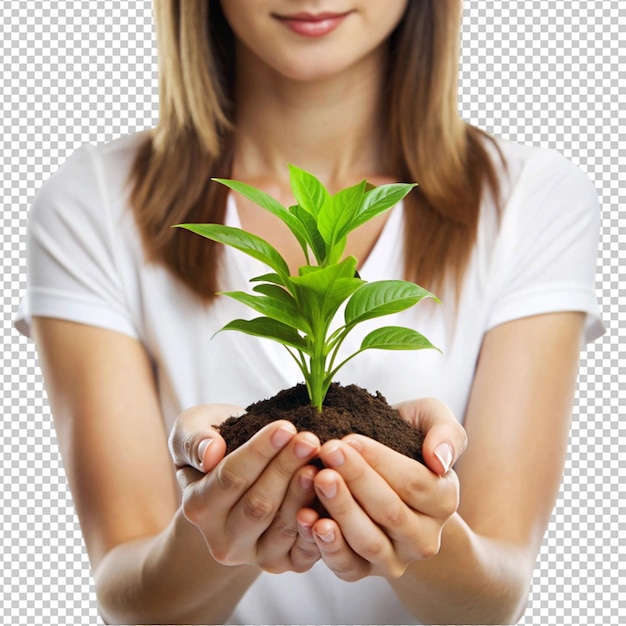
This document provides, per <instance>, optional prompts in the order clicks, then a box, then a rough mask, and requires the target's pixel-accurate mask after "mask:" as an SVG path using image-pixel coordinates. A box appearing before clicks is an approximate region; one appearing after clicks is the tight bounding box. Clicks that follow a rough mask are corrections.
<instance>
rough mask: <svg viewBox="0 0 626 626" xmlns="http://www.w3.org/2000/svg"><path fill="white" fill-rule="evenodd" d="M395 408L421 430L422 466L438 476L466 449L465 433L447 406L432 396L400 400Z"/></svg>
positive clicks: (452, 464)
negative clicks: (425, 466)
mask: <svg viewBox="0 0 626 626" xmlns="http://www.w3.org/2000/svg"><path fill="white" fill-rule="evenodd" d="M395 408H396V409H398V411H400V415H402V417H403V418H404V419H405V420H406V421H408V422H409V423H410V424H412V425H413V427H414V428H417V429H418V430H421V431H422V432H423V433H425V435H426V437H425V439H424V444H423V446H422V456H423V457H424V461H425V462H426V465H427V466H428V467H429V468H430V469H431V470H432V471H433V472H435V473H436V474H439V475H443V474H445V473H446V472H448V471H449V470H450V468H452V467H453V466H454V464H455V463H456V462H457V460H458V459H459V457H460V456H461V454H463V452H464V451H465V449H466V448H467V433H466V432H465V429H464V428H463V427H462V426H461V424H459V422H458V421H457V419H456V418H455V416H454V414H453V413H452V411H451V410H450V408H449V407H448V406H446V405H445V404H444V403H443V402H441V401H439V400H437V399H435V398H423V399H420V400H412V401H410V402H403V403H401V404H399V405H396V407H395Z"/></svg>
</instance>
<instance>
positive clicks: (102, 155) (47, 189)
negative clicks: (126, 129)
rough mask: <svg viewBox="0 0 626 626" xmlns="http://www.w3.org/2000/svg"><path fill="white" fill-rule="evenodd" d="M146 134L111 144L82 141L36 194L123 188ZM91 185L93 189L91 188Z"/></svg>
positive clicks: (132, 136) (53, 194)
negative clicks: (82, 143)
mask: <svg viewBox="0 0 626 626" xmlns="http://www.w3.org/2000/svg"><path fill="white" fill-rule="evenodd" d="M147 136H148V135H147V133H146V132H141V133H135V134H132V135H128V136H124V137H122V138H120V139H116V140H115V141H112V142H110V143H106V144H101V145H94V144H84V145H82V146H81V147H80V148H78V149H76V150H75V151H74V152H73V153H72V154H71V155H70V156H69V157H68V158H67V159H66V160H65V161H64V162H63V163H62V164H61V165H60V166H59V168H58V169H57V170H56V171H55V172H54V173H53V174H52V175H51V176H50V178H48V180H47V181H46V182H45V183H44V184H43V185H42V187H41V189H40V190H39V192H38V194H37V195H38V196H39V195H42V194H43V195H45V196H50V195H52V196H56V195H57V194H69V195H73V196H77V195H79V194H80V193H85V194H93V193H95V192H102V191H106V192H107V193H110V192H111V191H112V190H116V189H119V188H123V187H124V186H125V185H126V181H127V180H128V176H129V174H130V170H131V167H132V164H133V161H134V157H135V155H136V154H137V151H138V150H139V147H140V146H141V145H142V143H143V141H144V140H145V139H147ZM94 184H95V185H96V188H94Z"/></svg>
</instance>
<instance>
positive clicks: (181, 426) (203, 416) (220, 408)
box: [168, 404, 245, 476]
mask: <svg viewBox="0 0 626 626" xmlns="http://www.w3.org/2000/svg"><path fill="white" fill-rule="evenodd" d="M244 411H245V410H244V409H243V408H241V407H238V406H235V405H232V404H206V405H201V406H196V407H193V408H191V409H187V410H186V411H184V412H183V413H181V414H180V415H179V416H178V418H177V419H176V421H175V422H174V426H173V428H172V431H171V433H170V436H169V440H168V445H169V450H170V454H171V456H172V460H173V461H174V464H175V465H176V467H177V468H182V467H186V466H189V467H193V468H195V469H196V470H198V471H200V472H207V471H209V470H211V469H212V468H213V467H214V466H215V465H216V464H217V463H219V461H220V460H221V459H222V457H223V456H224V452H225V450H226V443H225V442H224V439H223V438H222V437H221V435H220V434H219V432H218V431H217V430H216V429H215V428H214V427H213V425H214V424H219V423H221V422H223V421H224V420H225V419H226V418H227V417H230V416H231V415H241V414H242V413H243V412H244ZM188 474H189V475H190V476H191V475H192V474H190V473H188Z"/></svg>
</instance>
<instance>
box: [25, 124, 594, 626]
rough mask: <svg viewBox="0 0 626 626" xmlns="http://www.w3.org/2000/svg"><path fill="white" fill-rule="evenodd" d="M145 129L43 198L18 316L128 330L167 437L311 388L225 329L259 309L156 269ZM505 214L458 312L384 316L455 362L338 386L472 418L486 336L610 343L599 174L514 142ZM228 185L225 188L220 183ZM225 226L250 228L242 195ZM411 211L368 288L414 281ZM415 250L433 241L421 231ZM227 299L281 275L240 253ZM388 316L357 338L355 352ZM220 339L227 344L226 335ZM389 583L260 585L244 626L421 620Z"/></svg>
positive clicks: (367, 366)
mask: <svg viewBox="0 0 626 626" xmlns="http://www.w3.org/2000/svg"><path fill="white" fill-rule="evenodd" d="M142 137H143V134H142V133H140V134H137V135H131V136H129V137H125V138H122V139H120V140H117V141H115V142H112V143H110V144H107V145H104V146H99V147H94V146H91V145H87V146H84V147H82V148H80V149H79V150H78V151H76V152H75V153H74V155H72V156H71V157H70V158H69V159H68V161H67V162H66V163H65V164H64V165H63V166H62V167H61V168H60V169H59V170H58V172H57V173H56V174H55V175H54V176H52V177H51V178H50V179H49V181H48V182H46V184H45V185H44V186H43V187H42V189H41V190H40V192H39V193H38V194H37V196H36V198H35V201H34V204H33V208H32V212H31V215H30V220H29V234H28V290H27V293H26V295H25V298H24V300H23V302H22V306H21V309H20V312H19V315H18V319H17V320H16V325H17V328H18V329H19V330H20V331H21V332H23V333H24V334H27V335H28V333H29V323H30V319H31V317H32V316H34V315H36V316H48V317H56V318H62V319H66V320H71V321H75V322H81V323H84V324H90V325H94V326H99V327H103V328H108V329H110V330H113V331H117V332H120V333H123V334H126V335H129V336H131V337H134V338H136V339H137V340H139V341H140V342H141V343H142V344H143V345H144V346H145V348H146V350H147V351H148V353H149V354H150V357H151V359H152V361H153V365H154V371H155V375H156V377H157V383H158V390H159V395H160V401H161V406H162V410H163V418H164V420H165V423H166V426H167V428H168V429H169V428H171V425H172V423H173V421H174V419H175V417H176V416H177V415H178V414H179V413H180V412H181V411H182V410H183V409H185V408H186V407H189V406H193V405H197V404H202V403H207V402H226V403H233V404H239V405H242V406H247V405H248V404H250V403H252V402H254V401H256V400H259V399H263V398H267V397H270V396H272V395H274V394H275V393H276V392H277V391H279V390H280V389H283V388H286V387H290V386H291V385H293V384H295V383H297V382H300V381H301V375H300V372H299V370H298V369H297V367H296V365H295V363H294V362H293V360H292V359H291V357H290V356H289V355H288V354H287V352H286V351H285V350H284V348H282V347H281V346H279V345H278V344H275V343H272V342H271V341H267V340H262V339H258V338H253V337H250V336H247V335H243V334H240V333H235V332H226V333H219V334H218V335H216V336H215V337H213V335H214V333H215V332H216V331H217V330H218V329H220V328H221V327H222V326H223V325H224V324H225V323H226V322H228V321H230V320H231V319H234V318H242V317H244V318H250V317H254V316H255V315H256V314H255V313H253V312H252V311H250V310H248V309H247V308H246V307H244V306H243V305H241V304H239V303H237V302H234V301H233V300H231V299H228V298H226V297H221V298H218V299H217V300H216V302H215V303H214V304H213V305H212V306H210V307H203V306H199V305H198V303H197V300H196V299H195V298H194V297H192V296H191V295H190V294H189V293H188V291H187V288H186V287H184V286H182V285H181V284H180V283H179V282H178V281H177V280H176V279H175V278H173V277H172V275H171V274H170V273H169V272H168V271H167V270H165V269H164V268H163V267H161V266H158V265H152V264H147V263H146V262H145V260H144V255H143V252H142V249H141V244H140V238H139V235H138V232H137V229H136V226H135V223H134V219H133V216H132V214H131V211H130V209H129V206H128V193H129V189H128V186H127V184H126V183H127V177H128V172H129V168H130V167H131V164H132V161H133V158H134V155H135V154H136V150H137V147H138V145H139V142H140V141H141V139H142ZM500 146H501V148H502V150H503V152H504V155H505V158H506V160H507V162H508V172H505V171H504V169H502V171H501V172H500V178H501V180H502V191H503V198H504V212H503V215H502V218H501V222H500V223H498V219H497V216H496V212H495V210H494V208H493V206H492V204H491V202H490V201H489V199H488V198H487V199H486V200H485V201H484V203H483V207H482V210H481V219H480V222H479V227H478V238H477V243H476V246H475V249H474V252H473V254H472V257H471V260H470V263H469V267H468V270H467V273H466V277H465V283H464V285H463V291H462V299H461V301H460V303H459V307H458V310H456V309H455V307H454V303H453V298H452V297H449V296H446V294H438V295H439V296H440V297H441V299H442V300H443V301H444V304H443V305H436V304H434V303H433V302H431V301H423V302H422V303H420V304H419V305H417V306H416V307H413V308H412V309H409V310H408V311H404V312H401V313H398V314H396V315H392V316H389V317H387V318H384V323H385V324H389V325H395V324H397V325H402V326H409V327H414V328H416V329H418V330H419V331H420V332H422V333H423V334H425V335H426V336H427V337H428V338H429V339H430V340H431V341H432V342H433V343H434V344H435V345H437V346H438V347H439V348H440V349H441V350H442V352H443V354H439V353H437V352H435V351H432V350H428V351H420V352H386V351H376V352H374V351H369V352H366V353H364V354H362V355H359V356H357V357H356V358H355V359H353V360H352V361H350V362H349V363H348V364H347V365H346V366H345V368H344V369H343V370H342V371H341V372H340V373H339V375H338V377H337V380H338V381H340V382H344V383H346V384H347V383H356V384H359V385H361V386H362V387H365V388H366V389H369V390H370V391H372V392H374V391H380V392H381V393H382V394H383V395H384V396H385V397H386V398H387V399H388V400H389V401H390V402H392V403H394V402H398V401H401V400H406V399H410V398H416V397H420V396H435V397H438V398H440V399H442V400H443V401H444V402H446V403H447V404H448V405H449V406H450V407H451V408H452V410H453V411H454V413H455V414H456V416H457V417H458V419H459V420H460V421H462V420H463V416H464V412H465V406H466V403H467V399H468V394H469V391H470V386H471V383H472V378H473V374H474V369H475V365H476V361H477V357H478V353H479V350H480V346H481V342H482V339H483V336H484V334H485V333H486V332H487V331H488V330H489V329H491V328H493V327H494V326H497V325H498V324H501V323H503V322H507V321H510V320H513V319H517V318H521V317H526V316H530V315H536V314H541V313H548V312H555V311H582V312H585V313H586V314H587V321H586V340H588V341H589V340H593V339H595V338H596V337H598V336H599V335H600V334H601V333H602V324H601V322H600V319H599V315H598V305H597V301H596V296H595V264H596V255H597V247H598V236H599V209H598V202H597V194H596V191H595V189H594V188H593V185H592V184H591V182H590V181H589V179H588V178H587V177H586V176H585V175H584V174H583V173H582V172H581V171H580V170H579V169H577V168H576V167H575V166H573V165H572V164H571V163H569V162H568V161H566V160H565V159H563V158H562V157H561V156H559V155H558V154H557V153H555V152H552V151H548V150H544V149H536V148H527V147H522V146H518V145H515V144H511V143H506V142H501V143H500ZM216 184H217V183H216ZM226 222H227V223H228V224H230V225H234V226H237V225H238V224H239V220H238V214H237V208H236V206H235V203H234V200H233V198H232V196H231V197H230V198H229V202H228V208H227V216H226ZM402 229H403V214H402V207H401V206H400V205H399V206H397V207H395V208H394V209H392V212H391V214H390V217H389V219H388V220H387V223H386V224H385V227H384V229H383V231H382V233H381V235H380V237H379V239H378V241H377V243H376V244H375V246H374V248H373V250H372V251H371V253H370V255H369V256H368V258H367V259H366V260H365V262H364V264H363V265H362V268H361V270H360V275H361V277H362V278H364V279H365V280H368V281H372V280H379V279H391V278H402V256H403V243H402V242H403V237H402ZM415 245H420V240H419V233H416V235H415ZM224 259H225V263H224V264H223V267H222V288H223V289H224V290H241V289H244V290H245V289H248V288H249V285H248V282H247V281H248V279H249V278H250V277H252V276H256V275H259V274H263V273H266V272H267V268H266V267H265V266H263V265H262V264H261V263H259V262H257V261H255V260H253V259H251V258H249V257H247V256H245V255H243V254H242V253H239V252H237V251H235V250H231V249H227V250H226V254H225V257H224ZM380 323H381V320H372V321H371V322H369V323H365V324H363V325H362V327H361V328H360V329H359V328H357V329H356V330H355V331H354V332H353V334H352V335H351V336H349V338H348V340H346V346H345V349H346V353H350V352H352V351H355V350H356V348H357V347H358V345H359V344H360V341H361V338H362V337H363V336H364V335H365V334H366V333H367V332H369V330H371V329H372V328H374V327H376V326H378V325H380ZM212 337H213V338H212ZM414 621H415V620H414V618H412V617H411V616H410V615H409V614H408V613H407V612H406V611H405V610H404V609H403V607H402V606H401V605H400V602H399V601H398V600H397V599H396V597H395V595H394V594H393V592H392V591H391V588H390V586H389V585H388V583H387V582H386V581H385V580H384V579H382V578H369V579H365V580H362V581H359V582H357V583H344V582H342V581H340V580H338V579H337V578H336V577H335V576H334V575H333V574H332V573H330V571H329V570H328V569H327V568H326V567H325V566H324V564H323V563H318V564H316V566H315V567H314V568H313V569H312V570H311V571H310V572H307V573H305V574H281V575H271V574H262V575H261V576H260V577H259V578H258V580H257V581H256V582H255V583H254V585H253V586H252V587H251V588H250V590H249V591H248V593H247V594H246V595H245V597H244V598H243V600H242V601H241V603H240V605H239V607H238V608H237V610H236V612H235V614H234V615H233V617H232V622H233V623H246V624H255V623H256V624H259V623H265V624H316V623H317V624H322V623H326V624H394V623H414Z"/></svg>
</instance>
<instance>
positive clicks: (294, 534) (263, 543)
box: [257, 465, 318, 571]
mask: <svg viewBox="0 0 626 626" xmlns="http://www.w3.org/2000/svg"><path fill="white" fill-rule="evenodd" d="M317 471H318V470H317V468H316V467H313V466H312V465H307V466H305V467H302V468H300V469H299V470H298V471H297V472H296V473H295V474H294V476H293V477H292V479H291V482H290V483H289V488H288V490H287V494H286V496H285V499H284V501H283V503H282V506H281V507H280V509H279V511H278V513H277V514H276V516H275V517H274V519H273V521H272V523H271V524H270V526H269V528H268V529H267V530H266V531H265V532H264V533H263V535H261V537H260V539H259V543H258V550H257V554H258V557H259V564H260V565H261V566H262V567H263V564H264V563H268V562H269V561H271V560H272V559H275V555H276V554H284V561H285V567H284V569H283V570H282V571H285V569H290V567H289V566H290V565H291V558H290V555H289V552H290V551H291V549H292V548H293V546H294V544H295V543H296V541H297V539H298V525H297V520H296V517H297V514H298V512H299V511H300V510H301V509H303V508H304V507H309V506H310V505H311V504H313V502H314V500H315V497H316V496H315V489H314V488H313V479H314V477H315V474H316V473H317ZM314 543H315V542H313V544H314ZM264 569H267V568H264Z"/></svg>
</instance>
